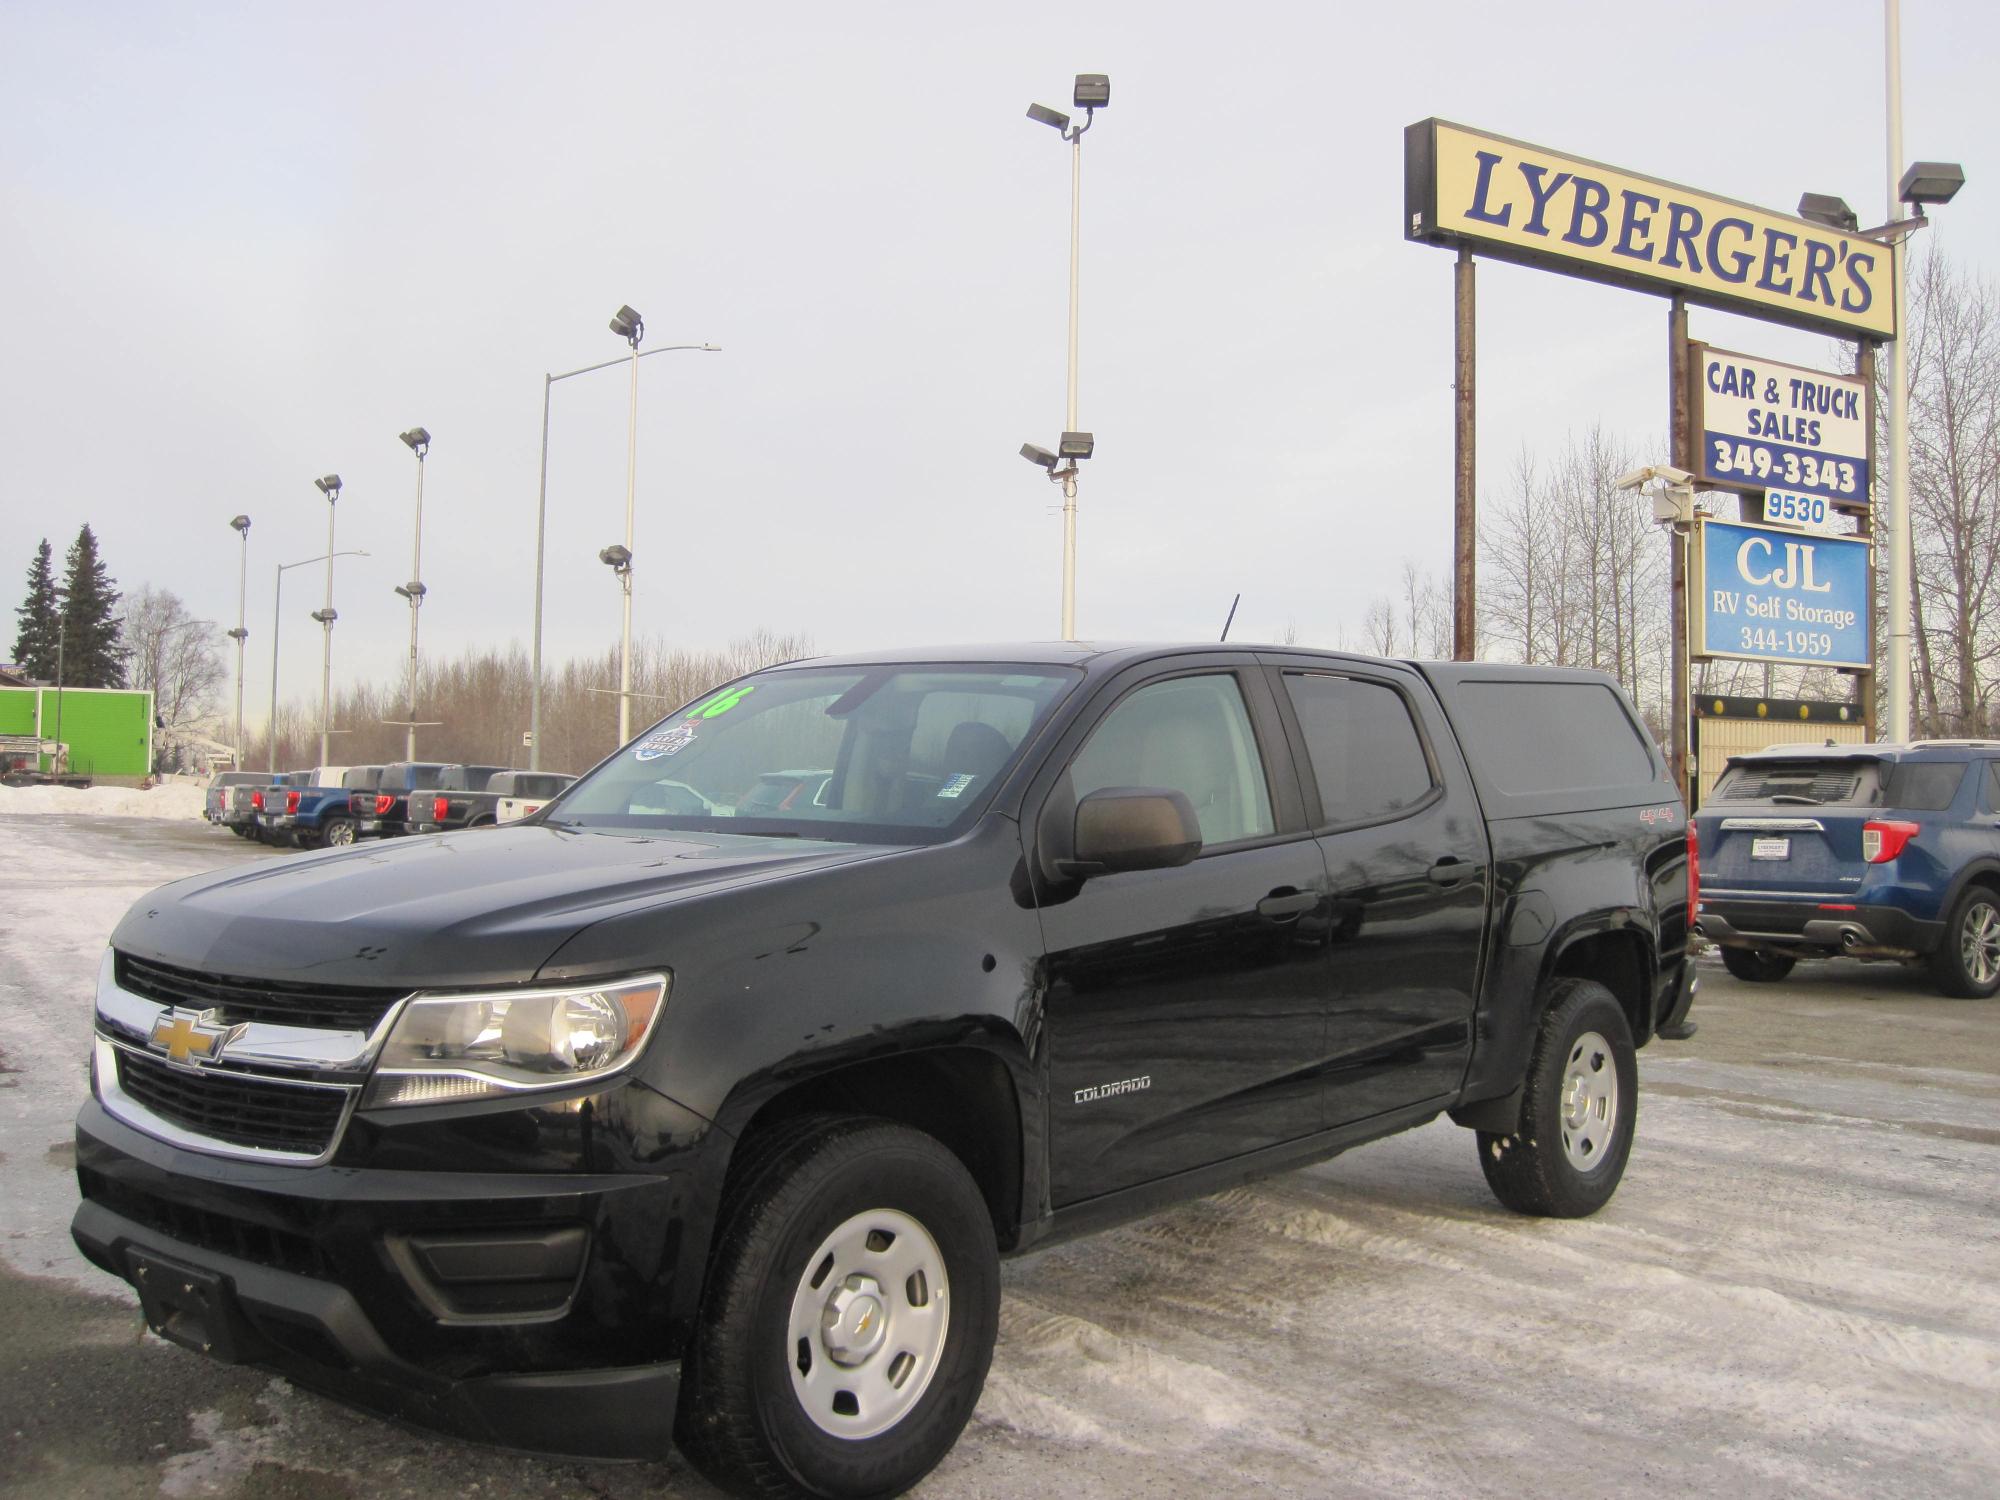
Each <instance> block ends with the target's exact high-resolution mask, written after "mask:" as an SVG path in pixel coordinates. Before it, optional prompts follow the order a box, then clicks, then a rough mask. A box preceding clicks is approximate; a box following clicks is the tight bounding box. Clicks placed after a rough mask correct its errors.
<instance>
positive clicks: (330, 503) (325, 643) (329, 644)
mask: <svg viewBox="0 0 2000 1500" xmlns="http://www.w3.org/2000/svg"><path fill="white" fill-rule="evenodd" d="M313 487H314V488H315V489H317V490H318V491H319V492H320V493H321V494H322V495H324V496H326V603H325V604H324V605H323V606H322V607H321V608H320V609H319V611H318V612H317V613H316V614H314V615H313V618H314V619H315V620H317V621H319V623H320V653H319V763H320V764H321V765H325V764H326V760H327V746H328V743H329V738H330V732H331V729H332V725H333V622H334V621H335V620H337V619H339V618H340V616H339V615H337V614H335V613H334V610H333V559H334V557H335V555H336V554H335V552H334V550H333V512H334V509H335V505H334V502H335V501H337V500H339V499H340V476H339V475H338V474H327V475H324V476H322V477H321V478H318V479H315V480H314V481H313ZM275 644H276V643H275V642H273V645H274V646H275Z"/></svg>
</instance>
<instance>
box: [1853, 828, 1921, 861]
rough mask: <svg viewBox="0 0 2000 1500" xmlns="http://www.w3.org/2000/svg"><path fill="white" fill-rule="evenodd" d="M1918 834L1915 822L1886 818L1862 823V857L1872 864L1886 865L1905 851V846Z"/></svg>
mask: <svg viewBox="0 0 2000 1500" xmlns="http://www.w3.org/2000/svg"><path fill="white" fill-rule="evenodd" d="M1916 836H1917V825H1916V824H1915V823H1904V822H1900V821H1898V820H1895V819H1890V818H1884V819H1881V820H1880V821H1876V820H1873V819H1871V820H1870V821H1868V822H1866V823H1863V824H1862V825H1861V857H1862V858H1863V859H1865V860H1867V861H1868V863H1869V864H1871V865H1886V864H1887V863H1889V861H1890V860H1892V859H1894V858H1895V857H1896V856H1897V855H1899V854H1901V853H1902V852H1903V846H1904V845H1905V844H1907V843H1909V841H1910V840H1911V839H1913V838H1915V837H1916Z"/></svg>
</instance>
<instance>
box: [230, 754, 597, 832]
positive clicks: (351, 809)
mask: <svg viewBox="0 0 2000 1500" xmlns="http://www.w3.org/2000/svg"><path fill="white" fill-rule="evenodd" d="M573 780H575V778H574V777H572V776H568V775H564V774H561V773H559V772H548V771H510V770H507V769H506V768H505V767H502V766H466V765H446V764H443V763H439V762H410V761H396V762H391V763H390V764H388V765H386V766H315V767H313V768H312V769H311V770H305V771H289V772H285V773H283V774H281V775H277V776H273V775H272V774H271V773H270V772H268V771H223V772H219V773H218V774H217V775H216V777H215V779H214V780H213V781H211V782H210V783H209V788H208V797H207V805H206V807H205V809H204V812H203V816H205V817H206V818H207V819H208V821H209V822H211V823H213V824H215V825H217V826H218V827H222V828H227V829H229V830H230V832H232V833H234V834H236V835H237V836H238V837H239V838H249V839H256V840H257V841H258V842H260V843H266V844H275V845H279V846H281V847H286V846H289V847H293V848H299V849H320V848H328V847H332V848H341V847H344V846H346V845H348V844H352V843H354V842H355V840H357V839H364V838H395V837H398V836H400V835H402V834H406V833H436V832H440V831H442V830H444V829H447V828H465V827H473V828H476V827H482V826H485V825H487V824H492V823H499V822H511V821H513V820H514V819H516V818H522V817H526V816H527V815H528V814H529V813H530V812H533V811H535V810H537V809H538V808H539V807H540V806H541V805H542V803H544V802H546V801H547V800H548V799H549V798H550V797H552V796H554V795H555V794H556V793H557V792H559V791H561V790H562V788H563V787H565V786H567V785H568V784H569V783H570V782H571V781H573ZM502 801H507V802H510V803H511V804H512V806H510V807H508V808H505V809H503V808H502V807H501V803H502ZM413 811H414V813H415V816H414V817H413V816H411V814H412V812H413Z"/></svg>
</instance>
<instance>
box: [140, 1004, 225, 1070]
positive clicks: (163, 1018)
mask: <svg viewBox="0 0 2000 1500" xmlns="http://www.w3.org/2000/svg"><path fill="white" fill-rule="evenodd" d="M219 1014H220V1012H219V1011H213V1010H182V1009H181V1008H180V1007H179V1006H175V1007H174V1008H173V1009H172V1010H164V1011H161V1012H160V1018H159V1019H158V1020H157V1021H155V1022H153V1031H152V1037H151V1040H152V1043H153V1045H154V1046H155V1047H158V1048H159V1049H160V1050H162V1051H163V1052H165V1053H166V1054H167V1057H168V1059H169V1060H170V1061H173V1062H177V1063H180V1064H182V1065H184V1066H185V1065H187V1064H190V1063H193V1064H194V1065H195V1066H197V1067H198V1066H200V1064H199V1063H198V1062H196V1059H203V1060H206V1061H209V1062H213V1061H214V1060H215V1059H216V1058H217V1057H219V1056H221V1055H222V1049H223V1048H224V1047H227V1046H228V1045H229V1044H230V1043H231V1042H233V1041H235V1040H236V1038H237V1037H239V1036H241V1035H242V1034H243V1032H244V1029H245V1028H244V1027H243V1025H241V1024H240V1023H239V1024H238V1025H235V1026H224V1025H223V1024H222V1023H220V1022H219V1021H217V1020H216V1019H215V1018H216V1016H218V1015H219Z"/></svg>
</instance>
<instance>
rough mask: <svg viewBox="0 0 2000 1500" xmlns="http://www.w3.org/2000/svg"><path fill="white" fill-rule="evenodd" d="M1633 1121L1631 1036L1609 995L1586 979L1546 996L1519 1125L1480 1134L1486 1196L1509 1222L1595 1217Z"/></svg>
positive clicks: (1635, 1081) (1562, 983)
mask: <svg viewBox="0 0 2000 1500" xmlns="http://www.w3.org/2000/svg"><path fill="white" fill-rule="evenodd" d="M1638 1119H1639V1062H1638V1057H1637V1054H1636V1053H1635V1051H1634V1049H1633V1046H1632V1028H1631V1026H1630V1025H1629V1024H1628V1023H1627V1021H1626V1019H1625V1010H1624V1007H1623V1006H1621V1005H1620V1004H1619V1003H1618V1001H1617V999H1616V997H1615V996H1613V995H1612V993H1611V991H1609V990H1607V989H1606V988H1605V987H1604V986H1603V985H1601V984H1598V983H1596V982H1595V981H1593V980H1589V979H1559V980H1557V981H1556V982H1555V984H1554V985H1553V986H1551V988H1550V992H1549V1004H1548V1009H1547V1010H1546V1012H1545V1013H1544V1014H1543V1017H1542V1025H1541V1030H1540V1032H1539V1033H1538V1034H1537V1035H1536V1038H1535V1050H1534V1054H1533V1056H1532V1058H1531V1059H1530V1060H1529V1063H1528V1078H1527V1083H1526V1086H1525V1087H1524V1089H1523V1090H1522V1095H1521V1120H1520V1124H1519V1125H1518V1126H1516V1128H1515V1129H1514V1130H1513V1131H1512V1132H1511V1133H1509V1134H1506V1135H1496V1134H1493V1133H1492V1132H1490V1131H1484V1130H1482V1131H1480V1132H1479V1165H1480V1168H1481V1169H1482V1170H1483V1171H1484V1172H1485V1173H1486V1185H1487V1186H1488V1187H1490V1188H1492V1189H1493V1196H1494V1197H1496V1198H1498V1199H1499V1200H1500V1201H1501V1202H1502V1203H1503V1204H1505V1205H1506V1206H1507V1207H1508V1208H1511V1209H1513V1210H1514V1211H1515V1212H1516V1213H1522V1214H1537V1215H1542V1216H1545V1217H1549V1218H1556V1219H1581V1218H1584V1217H1586V1216H1587V1215H1590V1214H1594V1213H1596V1212H1597V1210H1598V1209H1600V1208H1602V1207H1603V1206H1604V1205H1605V1204H1606V1203H1608V1202H1610V1201H1611V1195H1612V1194H1613V1193H1615V1192H1616V1191H1617V1190H1618V1182H1619V1179H1620V1178H1622V1177H1623V1176H1624V1175H1625V1161H1626V1158H1627V1157H1628V1156H1630V1155H1631V1152H1632V1132H1633V1128H1634V1126H1636V1125H1637V1124H1638Z"/></svg>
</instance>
